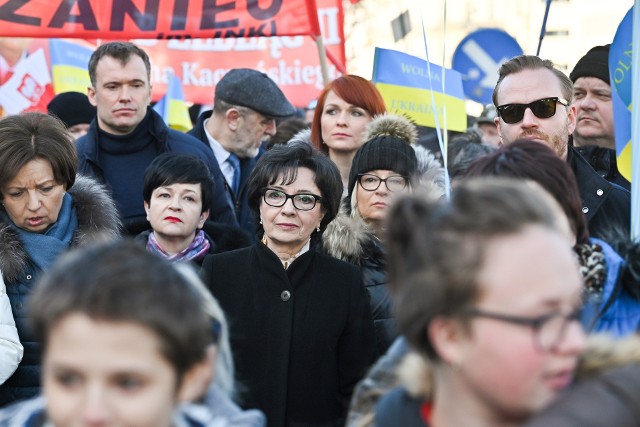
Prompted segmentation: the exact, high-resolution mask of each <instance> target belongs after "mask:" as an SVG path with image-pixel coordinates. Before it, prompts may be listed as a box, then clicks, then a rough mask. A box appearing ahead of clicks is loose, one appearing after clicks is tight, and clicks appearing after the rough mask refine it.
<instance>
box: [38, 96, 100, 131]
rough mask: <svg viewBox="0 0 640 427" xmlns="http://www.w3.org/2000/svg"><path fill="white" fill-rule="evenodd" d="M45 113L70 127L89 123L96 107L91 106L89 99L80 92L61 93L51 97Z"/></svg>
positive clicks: (94, 114)
mask: <svg viewBox="0 0 640 427" xmlns="http://www.w3.org/2000/svg"><path fill="white" fill-rule="evenodd" d="M47 111H49V114H50V115H52V116H56V117H57V118H59V119H60V120H62V121H63V122H64V124H65V125H67V127H68V128H70V127H71V126H75V125H79V124H83V123H87V124H88V123H91V121H92V120H93V118H94V117H95V116H96V107H94V106H93V105H91V103H90V102H89V98H88V97H87V95H85V94H84V93H80V92H62V93H59V94H57V95H56V96H54V97H53V99H52V100H51V102H49V104H48V105H47Z"/></svg>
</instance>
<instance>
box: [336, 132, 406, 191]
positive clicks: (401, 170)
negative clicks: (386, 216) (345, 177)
mask: <svg viewBox="0 0 640 427" xmlns="http://www.w3.org/2000/svg"><path fill="white" fill-rule="evenodd" d="M376 169H382V170H390V171H394V172H396V173H397V174H398V175H402V176H405V177H407V178H410V179H411V178H413V177H414V175H415V174H416V172H417V170H418V160H417V159H416V153H415V151H414V150H413V147H411V144H410V143H409V142H408V141H406V140H404V139H400V138H398V137H395V136H391V135H383V136H379V137H376V138H374V139H372V140H370V141H367V142H366V143H365V144H364V145H363V146H362V147H360V149H359V150H358V151H357V152H356V155H355V157H354V158H353V163H351V171H350V172H349V193H348V196H349V197H350V196H351V194H352V193H353V189H354V187H355V186H356V180H357V178H358V175H359V174H363V173H367V172H371V171H372V170H376Z"/></svg>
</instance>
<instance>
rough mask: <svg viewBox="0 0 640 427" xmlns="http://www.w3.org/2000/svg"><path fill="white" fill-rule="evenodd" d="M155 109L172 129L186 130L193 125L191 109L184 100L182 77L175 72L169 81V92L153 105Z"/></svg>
mask: <svg viewBox="0 0 640 427" xmlns="http://www.w3.org/2000/svg"><path fill="white" fill-rule="evenodd" d="M153 109H154V110H155V111H156V112H157V113H158V114H160V115H161V116H162V118H163V119H164V121H165V123H166V124H167V126H169V127H170V128H172V129H175V130H179V131H181V132H186V131H188V130H190V129H191V128H192V127H193V126H192V124H191V117H189V109H188V108H187V104H186V103H185V102H184V92H183V91H182V84H181V83H180V79H179V78H178V76H176V75H175V74H171V77H170V79H169V83H167V92H166V93H165V95H164V96H163V97H162V98H160V100H159V101H158V102H157V103H156V105H154V106H153Z"/></svg>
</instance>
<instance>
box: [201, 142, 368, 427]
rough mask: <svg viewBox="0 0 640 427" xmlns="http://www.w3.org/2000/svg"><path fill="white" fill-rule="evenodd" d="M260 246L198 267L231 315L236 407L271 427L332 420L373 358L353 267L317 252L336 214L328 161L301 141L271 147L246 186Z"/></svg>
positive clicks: (336, 185) (334, 174) (340, 416)
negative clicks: (240, 390)
mask: <svg viewBox="0 0 640 427" xmlns="http://www.w3.org/2000/svg"><path fill="white" fill-rule="evenodd" d="M248 188H249V192H248V194H249V206H250V208H251V210H252V211H253V213H254V215H255V216H256V218H257V219H258V220H259V223H260V231H259V235H258V237H259V240H260V241H259V242H258V243H256V244H255V245H254V246H251V247H249V248H246V249H240V250H237V251H232V252H226V253H224V254H218V255H209V256H207V257H206V258H205V260H204V263H203V270H204V271H205V273H206V275H207V283H208V287H209V289H210V290H211V291H212V293H213V295H214V296H215V297H216V298H217V299H218V301H219V302H220V305H221V306H222V309H223V310H224V311H225V313H226V314H227V317H228V318H229V325H230V336H231V347H232V350H233V355H234V362H235V366H236V374H237V380H238V382H239V384H240V386H241V388H243V389H244V390H246V392H245V393H242V394H241V396H240V403H241V406H243V407H245V408H258V409H260V410H262V411H263V412H264V413H265V414H266V415H267V422H268V425H269V426H275V427H280V426H282V427H284V426H292V425H314V426H338V425H343V424H344V417H345V414H346V409H347V406H348V403H349V398H350V396H351V393H352V390H353V387H354V386H355V384H356V383H357V382H358V380H359V379H360V378H361V377H362V376H363V375H364V373H365V371H366V369H367V367H368V366H369V365H370V364H371V363H372V362H373V360H374V359H375V356H376V350H375V335H374V328H373V322H372V320H371V313H370V308H369V302H368V299H367V294H366V293H365V291H364V288H363V286H362V276H361V274H360V271H359V270H358V269H357V268H356V267H354V266H352V265H350V264H348V263H346V262H343V261H339V260H337V259H335V258H332V257H330V256H328V255H324V254H322V253H320V252H318V251H317V250H316V245H317V243H318V242H319V241H320V238H321V233H322V231H323V230H324V229H325V228H326V226H327V224H328V223H329V222H330V221H331V220H332V219H333V218H334V217H335V215H336V213H337V211H338V207H339V204H340V197H341V193H342V183H341V180H340V174H339V172H338V170H337V168H336V166H335V165H334V164H333V163H332V162H331V161H330V160H329V159H328V158H326V157H325V156H323V155H322V154H321V153H319V152H318V151H317V150H315V149H314V148H313V147H312V146H310V145H309V144H305V143H291V144H288V145H282V146H276V147H273V149H271V150H270V151H268V152H267V153H265V154H264V155H263V156H262V157H261V158H260V160H259V161H258V163H257V164H256V168H255V170H254V171H253V173H252V176H251V178H250V179H249V182H248Z"/></svg>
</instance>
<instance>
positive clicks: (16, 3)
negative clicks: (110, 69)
mask: <svg viewBox="0 0 640 427" xmlns="http://www.w3.org/2000/svg"><path fill="white" fill-rule="evenodd" d="M314 6H315V2H313V0H0V36H10V37H60V38H65V37H72V38H87V39H98V38H102V39H132V38H136V39H148V38H150V39H174V38H178V39H184V38H230V37H271V36H293V35H319V28H318V23H317V21H316V20H315V7H314ZM310 17H311V18H312V19H310Z"/></svg>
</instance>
